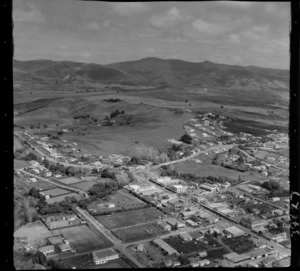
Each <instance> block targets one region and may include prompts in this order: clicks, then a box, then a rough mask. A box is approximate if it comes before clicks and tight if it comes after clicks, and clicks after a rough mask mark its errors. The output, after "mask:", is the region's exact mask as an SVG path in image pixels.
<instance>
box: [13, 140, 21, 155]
mask: <svg viewBox="0 0 300 271" xmlns="http://www.w3.org/2000/svg"><path fill="white" fill-rule="evenodd" d="M20 149H22V143H21V142H20V140H19V139H18V138H17V137H16V136H14V152H15V151H16V150H20Z"/></svg>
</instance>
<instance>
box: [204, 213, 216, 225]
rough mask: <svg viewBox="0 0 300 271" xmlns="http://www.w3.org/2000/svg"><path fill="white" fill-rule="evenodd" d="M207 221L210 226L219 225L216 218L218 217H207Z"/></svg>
mask: <svg viewBox="0 0 300 271" xmlns="http://www.w3.org/2000/svg"><path fill="white" fill-rule="evenodd" d="M205 220H206V221H207V222H208V223H210V224H213V223H217V222H218V221H219V218H218V217H216V216H213V215H211V216H209V217H206V218H205Z"/></svg>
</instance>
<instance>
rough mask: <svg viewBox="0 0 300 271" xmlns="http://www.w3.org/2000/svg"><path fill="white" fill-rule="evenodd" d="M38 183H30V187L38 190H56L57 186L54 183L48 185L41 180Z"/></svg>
mask: <svg viewBox="0 0 300 271" xmlns="http://www.w3.org/2000/svg"><path fill="white" fill-rule="evenodd" d="M37 180H38V181H37V182H35V183H32V182H30V183H29V185H30V186H31V187H34V188H35V189H37V190H48V189H54V188H56V186H55V185H54V184H52V183H48V182H43V181H41V180H39V179H37Z"/></svg>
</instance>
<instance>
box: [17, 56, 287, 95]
mask: <svg viewBox="0 0 300 271" xmlns="http://www.w3.org/2000/svg"><path fill="white" fill-rule="evenodd" d="M13 74H14V80H15V82H16V81H17V82H22V81H28V80H32V81H34V82H42V81H43V80H56V81H57V80H58V81H60V82H72V83H74V82H76V81H79V82H90V83H101V84H104V85H109V84H121V85H127V86H139V85H142V86H151V87H152V86H153V87H162V86H164V87H179V88H184V87H208V88H227V89H239V90H251V89H255V90H272V89H277V90H280V89H282V90H288V89H289V71H288V70H283V69H270V68H260V67H256V66H238V65H225V64H217V63H213V62H210V61H204V62H198V63H196V62H188V61H183V60H178V59H160V58H155V57H148V58H143V59H140V60H137V61H126V62H119V63H112V64H108V65H100V64H88V63H79V62H71V61H52V60H31V61H19V60H14V61H13Z"/></svg>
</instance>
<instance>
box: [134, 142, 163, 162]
mask: <svg viewBox="0 0 300 271" xmlns="http://www.w3.org/2000/svg"><path fill="white" fill-rule="evenodd" d="M130 156H131V157H133V159H144V160H148V161H151V162H154V163H164V162H168V161H169V157H168V155H167V154H166V153H165V152H159V151H158V150H156V149H154V148H153V147H147V146H145V145H137V146H134V148H133V149H132V151H131V154H130ZM137 161H138V160H137Z"/></svg>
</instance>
